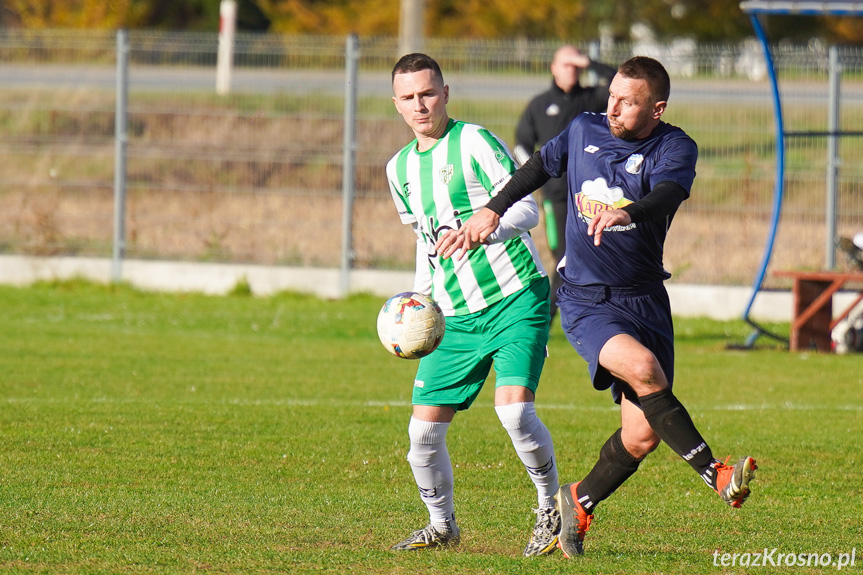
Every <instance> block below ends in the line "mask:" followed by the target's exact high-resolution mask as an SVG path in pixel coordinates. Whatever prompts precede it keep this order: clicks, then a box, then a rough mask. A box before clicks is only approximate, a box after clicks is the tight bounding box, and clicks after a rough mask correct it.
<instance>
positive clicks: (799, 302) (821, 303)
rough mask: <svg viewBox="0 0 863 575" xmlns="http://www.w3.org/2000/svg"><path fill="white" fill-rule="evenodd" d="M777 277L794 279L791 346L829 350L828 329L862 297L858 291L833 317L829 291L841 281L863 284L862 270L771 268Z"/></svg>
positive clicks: (793, 349)
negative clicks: (828, 270)
mask: <svg viewBox="0 0 863 575" xmlns="http://www.w3.org/2000/svg"><path fill="white" fill-rule="evenodd" d="M773 275H775V276H779V277H789V278H792V279H793V280H794V287H793V289H792V297H793V300H794V302H793V306H794V307H793V309H792V316H791V350H792V351H797V350H805V349H813V348H814V349H817V350H818V351H827V352H829V351H832V346H831V343H830V333H831V332H832V331H833V328H834V327H835V326H836V324H837V323H839V322H840V321H842V320H843V319H845V318H846V317H848V314H849V313H851V310H853V309H854V307H855V306H857V304H858V303H860V302H861V301H863V292H861V290H863V287H859V286H858V287H857V288H856V289H855V290H853V291H857V292H861V293H859V294H858V296H857V299H856V300H854V303H852V304H851V305H850V306H849V307H848V309H846V310H844V311H843V312H842V313H840V314H839V315H838V316H836V317H835V318H834V317H833V294H835V293H836V292H837V291H839V290H841V289H842V288H843V287H844V286H845V284H860V286H863V272H804V271H787V270H780V271H776V272H773Z"/></svg>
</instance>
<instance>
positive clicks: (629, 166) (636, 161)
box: [626, 154, 644, 174]
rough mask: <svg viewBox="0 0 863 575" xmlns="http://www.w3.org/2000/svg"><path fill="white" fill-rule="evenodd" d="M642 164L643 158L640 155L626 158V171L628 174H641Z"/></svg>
mask: <svg viewBox="0 0 863 575" xmlns="http://www.w3.org/2000/svg"><path fill="white" fill-rule="evenodd" d="M643 163H644V156H642V155H641V154H632V155H631V156H629V157H628V158H626V171H627V172H629V173H630V174H638V173H640V172H641V164H643Z"/></svg>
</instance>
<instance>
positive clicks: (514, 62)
mask: <svg viewBox="0 0 863 575" xmlns="http://www.w3.org/2000/svg"><path fill="white" fill-rule="evenodd" d="M129 39H130V48H131V49H130V53H129V62H130V69H129V76H130V81H129V87H128V146H127V153H128V160H127V202H126V256H127V257H133V258H158V259H181V260H195V261H224V262H244V263H260V264H274V265H291V266H312V267H338V266H339V263H340V261H341V253H340V251H341V245H342V237H341V236H342V224H341V213H342V191H341V188H342V163H343V155H342V148H343V142H342V140H343V133H344V114H343V110H344V100H345V83H346V78H345V71H344V68H345V39H344V38H332V37H308V36H274V35H243V34H240V35H239V36H238V37H237V44H236V47H235V55H234V62H235V68H234V70H233V74H232V88H231V92H230V94H229V95H227V96H219V95H217V94H216V91H215V76H216V73H215V64H216V54H217V47H218V38H217V35H216V34H167V33H153V32H140V31H133V32H131V33H130V34H129ZM556 47H557V45H556V44H553V43H549V42H527V41H515V40H513V41H484V42H479V41H458V40H436V39H432V40H428V41H427V43H426V47H425V50H426V51H427V52H428V53H430V54H432V55H433V56H434V57H436V58H437V59H438V61H439V62H440V63H441V66H442V68H443V71H444V77H445V80H446V82H447V83H448V84H449V86H450V96H451V98H450V105H449V112H450V115H451V116H453V117H455V118H458V119H463V120H467V121H471V122H475V123H479V124H482V125H484V126H486V127H487V128H489V129H490V130H492V131H493V132H495V133H496V134H497V135H498V136H499V137H501V138H502V139H503V140H504V141H505V142H507V143H508V144H510V145H512V144H513V139H514V131H515V124H516V122H517V120H518V117H519V115H520V113H521V111H522V109H523V108H524V106H525V104H526V103H527V101H528V100H529V99H530V98H531V97H532V96H533V95H535V94H536V93H539V92H540V91H543V90H544V89H546V88H547V87H548V85H549V83H550V81H551V78H550V75H549V73H548V62H549V61H550V58H551V55H552V53H553V51H554V49H555V48H556ZM584 48H585V49H587V48H588V47H586V46H585V47H584ZM359 49H360V61H359V75H358V84H359V86H358V108H357V147H356V154H355V157H356V176H355V190H356V198H355V201H354V207H353V214H354V219H353V225H352V230H353V241H352V244H353V253H352V261H353V266H354V267H356V268H384V269H411V268H412V265H413V247H412V244H413V235H412V233H411V232H410V230H408V229H405V227H404V226H401V225H400V224H399V221H398V217H397V215H396V213H395V209H394V206H393V204H392V200H391V198H390V193H389V191H388V189H387V185H386V179H385V176H384V165H385V163H386V161H387V160H388V159H389V158H390V157H391V156H392V154H394V153H395V152H396V151H397V150H398V149H399V148H401V147H402V146H403V145H404V144H406V143H407V142H408V141H409V139H410V138H411V134H410V131H409V130H408V128H407V127H406V126H405V125H404V122H403V121H402V120H401V118H400V117H399V116H398V115H397V114H396V112H395V110H394V108H393V105H392V102H391V100H390V96H391V89H390V70H391V68H392V65H393V63H394V62H395V59H396V56H397V52H398V48H397V43H396V40H395V39H390V38H361V39H360V48H359ZM591 49H592V50H593V53H594V54H595V55H596V57H597V59H598V60H600V61H602V62H605V63H608V64H611V65H616V64H618V63H620V62H622V61H623V60H625V59H626V58H628V57H629V56H630V55H632V54H633V53H639V54H646V55H651V56H655V57H657V58H659V59H660V60H661V61H662V62H663V63H664V64H665V65H666V67H667V68H668V69H669V72H670V73H671V75H672V95H671V99H670V103H669V108H668V111H667V113H666V115H665V117H664V118H665V119H666V120H667V121H669V122H671V123H673V124H676V125H678V126H680V127H682V128H684V129H685V130H686V131H687V132H688V133H689V134H690V135H691V136H692V137H693V138H694V139H695V140H696V142H698V144H699V148H700V157H699V162H698V176H697V178H696V183H695V187H694V189H693V194H692V198H691V199H690V200H689V201H687V202H686V203H685V204H684V207H683V208H682V209H681V211H680V212H679V213H678V215H677V216H676V218H675V221H674V224H673V226H672V230H671V234H670V236H669V241H668V243H667V249H666V266H667V267H668V269H669V270H670V271H672V272H673V274H674V280H673V281H678V282H687V283H712V284H738V285H748V284H750V283H751V282H752V280H753V278H754V277H755V275H756V273H757V271H758V269H757V268H758V267H759V263H760V261H761V258H762V254H763V250H764V245H765V240H766V237H767V233H768V227H769V222H770V218H771V211H772V203H773V190H774V181H775V133H774V122H773V114H774V111H773V106H772V102H771V99H770V87H769V83H768V81H767V79H766V74H765V65H764V61H763V56H762V55H761V52H760V49H759V47H758V46H757V45H756V44H754V43H743V44H740V45H696V44H694V43H691V42H686V41H679V42H675V43H671V44H662V45H660V44H636V45H622V44H618V45H613V46H599V45H596V46H593V47H591ZM839 54H840V60H841V62H842V67H843V73H842V83H841V91H840V92H841V93H840V102H841V122H840V125H841V129H842V130H843V131H845V132H857V133H859V132H861V131H863V49H861V48H859V47H858V48H848V47H840V49H839ZM775 56H776V63H777V69H778V72H779V78H780V90H781V91H782V95H783V101H784V113H785V118H786V130H789V131H795V132H804V133H805V132H811V133H814V132H824V131H825V130H826V126H827V109H828V97H827V94H828V85H827V84H828V82H827V61H828V60H827V48H826V47H823V46H819V45H809V46H784V45H782V46H777V47H776V51H775ZM115 61H116V40H115V35H114V34H113V33H102V32H68V31H67V32H61V31H40V32H13V31H3V32H2V33H0V122H2V126H3V138H2V140H0V156H2V158H0V161H2V164H3V170H2V172H0V184H2V189H0V252H5V253H19V254H22V253H23V254H45V255H48V254H51V255H57V254H66V255H69V254H78V255H95V256H109V255H110V254H111V244H112V237H113V208H114V201H113V179H114V109H115V95H116V94H115V82H116V70H115ZM826 140H827V139H826V138H825V137H823V136H819V135H810V136H809V137H795V138H793V139H790V140H789V141H788V149H787V151H786V154H787V158H786V164H787V168H786V200H785V205H784V209H783V213H782V222H781V224H780V227H779V234H778V236H777V240H776V247H775V250H774V256H773V266H774V267H777V268H778V267H782V268H811V269H816V268H821V267H822V266H823V262H824V259H825V257H824V250H825V246H824V244H825V242H824V233H825V229H826V225H825V219H826V208H825V195H826V186H825V180H826V173H827V165H828V164H827V162H828V160H827V142H826ZM861 156H863V137H859V136H857V137H855V136H848V137H842V138H840V146H839V160H840V166H839V170H838V191H839V197H838V202H837V206H838V225H837V231H838V233H839V234H842V235H849V234H851V233H853V232H855V231H858V230H860V229H863V201H861V200H863V166H861V163H860V162H859V161H858V160H857V159H858V158H860V157H861ZM542 236H543V234H541V233H536V234H534V237H535V238H536V240H537V244H538V245H539V246H540V249H541V250H543V252H544V253H547V251H546V249H545V244H544V238H543V237H542ZM546 261H548V260H546ZM839 264H840V266H842V265H844V262H843V261H842V260H841V259H840V260H839ZM549 265H550V262H549ZM768 285H778V284H777V283H776V280H774V279H769V281H768Z"/></svg>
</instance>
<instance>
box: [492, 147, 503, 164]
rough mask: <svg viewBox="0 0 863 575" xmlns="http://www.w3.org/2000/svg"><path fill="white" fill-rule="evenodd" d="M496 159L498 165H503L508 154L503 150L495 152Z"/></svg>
mask: <svg viewBox="0 0 863 575" xmlns="http://www.w3.org/2000/svg"><path fill="white" fill-rule="evenodd" d="M494 157H495V158H496V159H497V163H498V164H501V165H503V161H504V160H505V159H506V154H504V153H503V150H501V149H500V148H498V149H497V150H495V152H494Z"/></svg>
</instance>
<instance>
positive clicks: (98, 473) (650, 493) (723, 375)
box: [0, 282, 863, 574]
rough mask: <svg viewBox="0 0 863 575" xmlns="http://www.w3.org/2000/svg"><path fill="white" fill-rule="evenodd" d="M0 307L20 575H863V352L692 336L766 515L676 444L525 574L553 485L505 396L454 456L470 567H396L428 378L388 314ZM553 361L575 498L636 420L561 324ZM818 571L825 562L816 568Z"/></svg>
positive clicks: (167, 302)
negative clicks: (519, 449) (621, 408)
mask: <svg viewBox="0 0 863 575" xmlns="http://www.w3.org/2000/svg"><path fill="white" fill-rule="evenodd" d="M0 303H2V307H3V310H4V313H3V314H2V317H0V338H2V342H3V345H2V346H0V374H2V377H0V422H2V424H0V570H4V571H8V572H27V573H118V572H131V573H136V572H156V573H178V572H182V573H192V572H231V573H270V572H289V573H312V572H332V573H336V572H337V573H342V572H346V571H353V572H357V573H404V574H408V573H411V574H414V573H467V574H474V573H476V574H479V573H507V574H509V573H538V572H542V573H544V574H546V573H552V574H553V573H572V572H579V573H627V574H631V573H719V572H727V573H745V572H759V573H762V572H763V573H770V572H783V573H788V572H793V573H825V572H830V571H836V570H838V566H839V562H840V561H843V559H842V557H843V556H842V555H841V554H848V556H846V557H845V559H844V561H845V565H843V567H844V569H843V571H851V572H852V573H853V572H856V571H859V570H860V566H861V565H863V527H861V520H860V517H863V481H861V474H860V467H861V461H860V459H861V456H860V447H859V438H860V437H861V435H863V401H861V389H863V357H861V356H859V355H858V356H844V357H836V356H830V355H818V354H810V353H789V352H788V351H784V350H780V349H769V348H766V347H762V348H761V349H757V350H753V351H747V352H741V351H727V350H726V349H725V346H726V344H727V343H734V342H740V341H742V340H743V339H744V338H745V337H746V335H747V333H748V331H749V330H748V327H747V326H745V325H744V324H742V323H741V322H714V321H707V320H678V321H677V331H678V348H677V352H678V359H677V378H676V380H677V384H676V387H675V390H676V393H677V395H678V396H679V397H680V398H681V399H682V401H683V402H684V404H686V405H687V407H688V408H689V410H690V412H691V414H692V416H693V419H694V420H695V422H696V425H697V426H698V427H699V429H700V430H701V432H702V433H703V435H704V436H705V437H706V439H707V440H708V442H709V443H710V444H711V447H712V448H713V450H714V453H715V454H716V455H717V456H720V457H724V456H725V455H731V456H732V457H733V458H737V457H739V456H742V455H744V454H747V453H750V454H752V455H754V456H755V457H756V458H757V459H758V462H759V465H760V467H761V469H760V471H759V474H758V477H757V480H756V482H755V483H754V493H753V496H752V498H751V499H750V501H749V502H748V503H747V504H746V505H745V506H744V507H743V509H740V510H734V509H730V508H728V507H727V506H725V505H724V504H723V503H721V502H720V500H719V498H718V497H717V496H716V495H715V494H714V493H712V492H711V491H709V490H708V489H707V488H706V487H705V486H704V484H703V483H702V482H701V480H700V479H699V478H698V477H697V476H696V475H695V473H693V472H692V471H691V469H690V468H689V467H688V466H687V465H686V464H685V463H684V462H682V461H681V460H680V459H679V458H678V457H677V456H676V455H674V454H673V453H672V452H671V451H670V450H669V449H668V448H667V447H665V446H660V448H659V449H658V450H657V451H656V452H655V453H654V454H652V455H651V456H650V457H649V458H648V459H647V460H646V461H645V462H644V463H643V464H642V466H641V469H640V470H639V472H638V473H637V474H636V475H635V476H634V477H632V478H631V479H630V481H628V482H627V483H626V484H625V485H624V486H623V487H622V488H621V489H620V490H619V491H618V492H617V493H616V494H615V495H614V496H613V497H612V498H610V499H609V500H607V501H606V502H604V503H603V504H602V505H601V506H600V507H599V509H598V511H597V514H596V520H595V521H594V524H593V526H592V527H591V530H590V532H589V533H588V536H587V539H586V544H585V548H586V555H585V556H583V557H579V558H576V559H574V560H571V561H567V560H565V559H564V558H563V557H562V555H560V554H559V553H556V554H555V555H552V556H551V557H540V558H533V559H525V558H523V557H521V556H520V553H521V550H522V548H523V546H524V543H525V542H526V538H527V536H528V533H529V531H530V529H531V527H532V524H533V515H532V513H531V512H530V509H531V507H532V506H533V505H534V504H535V499H534V492H533V487H532V485H531V484H530V482H529V480H528V479H527V477H526V474H525V472H524V469H523V468H522V467H521V466H520V464H519V463H518V462H517V459H516V456H515V454H514V453H513V452H512V449H511V446H510V444H509V440H508V437H507V436H506V433H505V432H504V431H503V430H502V429H501V427H500V424H499V422H498V421H497V419H496V417H495V415H494V410H493V409H492V393H491V389H490V388H489V389H486V390H484V391H483V393H482V394H481V396H480V398H479V400H478V401H477V403H476V404H475V405H474V407H473V408H472V409H471V410H470V411H468V412H467V413H464V414H460V415H459V416H458V417H457V418H456V421H455V423H454V425H453V426H452V427H451V429H450V434H449V448H450V453H451V456H452V459H453V463H454V465H455V476H456V504H457V507H456V513H457V515H458V518H459V522H460V525H461V527H462V545H461V546H460V547H459V548H458V549H456V550H444V551H430V552H418V553H407V554H404V553H402V554H396V553H392V552H389V551H388V550H387V547H388V546H389V545H390V544H392V543H393V542H395V541H397V540H399V539H400V538H402V537H404V536H405V535H407V534H408V533H409V532H410V531H411V530H413V529H417V528H420V527H422V526H423V525H425V522H426V518H427V516H426V511H425V508H424V507H423V506H422V504H421V502H420V500H419V497H418V495H417V493H416V488H415V486H414V484H413V480H412V478H411V474H410V469H409V466H408V464H407V462H406V461H405V454H406V452H407V449H408V443H407V422H408V418H409V415H410V405H409V404H410V392H411V382H412V376H413V371H414V369H415V363H413V362H410V361H405V360H399V359H396V358H394V357H391V356H389V355H388V354H387V353H386V352H385V351H384V350H383V348H382V347H381V346H380V343H379V342H378V341H377V337H376V335H375V332H374V325H375V317H376V315H377V311H378V309H379V307H380V305H381V304H382V303H383V302H382V300H381V298H373V297H367V296H362V297H353V298H351V299H349V300H347V301H339V302H328V301H322V300H318V299H314V298H310V297H304V296H298V295H289V294H284V295H279V296H274V297H270V298H252V297H241V296H239V295H237V296H230V297H206V296H200V295H177V294H151V293H142V292H139V291H135V290H132V289H129V288H127V287H123V286H99V285H93V284H87V283H79V282H72V283H63V284H41V285H37V286H33V287H30V288H26V289H21V288H10V287H0ZM776 327H777V329H780V330H781V329H783V326H776ZM784 329H785V330H786V331H787V326H785V328H784ZM549 349H550V353H551V355H550V357H549V359H548V363H547V364H546V369H545V372H544V374H543V382H542V384H541V387H540V390H539V395H538V401H537V406H538V407H537V409H538V412H539V414H540V416H541V417H542V418H543V420H544V421H545V423H546V424H547V426H548V427H549V429H550V430H551V432H552V435H553V437H554V440H555V445H556V448H557V452H558V462H559V467H560V471H561V475H562V480H563V481H575V480H578V479H580V478H581V477H582V476H583V475H584V474H585V473H586V472H587V471H588V470H589V469H590V467H591V466H592V465H593V462H594V461H595V459H596V457H597V455H598V452H599V448H600V446H601V445H602V443H603V442H604V441H605V439H606V438H607V437H608V436H609V435H610V434H611V433H612V432H613V431H614V430H615V429H616V428H617V426H618V413H617V411H616V409H615V408H614V406H613V405H612V404H611V402H610V400H609V398H608V396H607V394H605V393H600V392H596V391H593V390H592V388H591V387H590V385H589V383H588V382H587V377H586V370H585V367H584V364H583V362H582V361H581V359H580V358H578V356H577V354H576V353H575V351H574V350H572V349H571V348H570V346H569V344H568V343H567V342H566V340H565V338H564V337H563V335H562V333H561V332H560V330H559V328H557V327H556V328H555V330H554V332H553V335H552V339H551V342H550V344H549ZM765 551H767V553H768V555H767V556H766V557H764V556H763V554H764V552H765ZM726 553H727V554H728V556H727V557H728V558H727V559H726V565H725V566H723V564H722V560H723V554H726ZM810 553H811V554H818V563H817V564H813V562H812V559H811V558H810V559H809V560H808V563H809V564H808V566H806V565H805V564H803V565H801V563H800V559H798V558H797V556H798V555H799V554H810ZM852 553H853V555H852ZM734 554H737V555H738V557H737V558H736V559H734V561H735V563H734V564H731V557H732V556H733V555H734ZM756 554H762V557H761V559H758V561H760V562H761V563H766V564H767V566H766V567H760V566H755V565H754V562H755V561H756ZM788 554H792V555H794V556H795V557H794V562H795V566H794V567H788V566H786V564H787V563H783V561H786V562H787V561H788V560H787V559H786V557H787V556H788ZM826 554H830V558H829V560H828V561H830V562H832V563H828V564H826V565H824V566H821V563H822V562H824V561H825V559H826V557H825V555H826ZM747 555H748V558H747ZM851 558H853V560H854V565H851V564H850V560H851ZM803 560H804V561H805V560H806V558H805V557H804V559H803ZM744 563H746V564H745V565H744ZM773 564H776V565H775V566H774V565H773Z"/></svg>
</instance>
